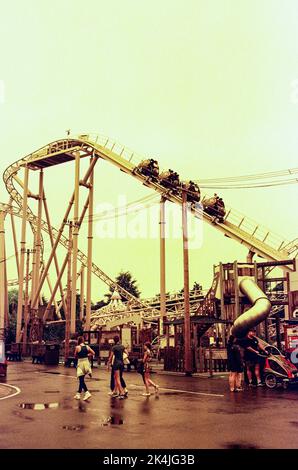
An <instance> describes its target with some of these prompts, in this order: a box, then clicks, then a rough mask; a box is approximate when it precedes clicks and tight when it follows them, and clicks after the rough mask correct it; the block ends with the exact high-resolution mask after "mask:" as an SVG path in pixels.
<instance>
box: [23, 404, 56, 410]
mask: <svg viewBox="0 0 298 470" xmlns="http://www.w3.org/2000/svg"><path fill="white" fill-rule="evenodd" d="M19 407H20V408H22V409H23V410H38V411H40V410H46V409H55V408H59V403H21V404H20V405H19Z"/></svg>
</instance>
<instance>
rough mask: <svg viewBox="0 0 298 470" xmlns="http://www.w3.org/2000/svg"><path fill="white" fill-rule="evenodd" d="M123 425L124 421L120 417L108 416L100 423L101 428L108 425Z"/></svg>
mask: <svg viewBox="0 0 298 470" xmlns="http://www.w3.org/2000/svg"><path fill="white" fill-rule="evenodd" d="M120 424H124V420H123V418H122V417H121V416H109V417H108V418H105V419H104V420H103V421H102V424H101V425H102V426H109V425H120Z"/></svg>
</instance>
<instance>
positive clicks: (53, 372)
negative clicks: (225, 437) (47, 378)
mask: <svg viewBox="0 0 298 470" xmlns="http://www.w3.org/2000/svg"><path fill="white" fill-rule="evenodd" d="M37 372H40V373H42V374H54V375H61V372H55V371H53V370H38V371H37Z"/></svg>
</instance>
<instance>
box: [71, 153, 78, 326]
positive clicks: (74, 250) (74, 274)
mask: <svg viewBox="0 0 298 470" xmlns="http://www.w3.org/2000/svg"><path fill="white" fill-rule="evenodd" d="M75 159H76V160H75V189H74V208H73V231H72V236H73V241H72V281H71V316H70V332H71V333H72V334H73V333H75V332H76V304H77V288H76V287H77V257H78V237H79V196H80V154H79V153H78V152H76V156H75Z"/></svg>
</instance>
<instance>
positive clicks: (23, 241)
mask: <svg viewBox="0 0 298 470" xmlns="http://www.w3.org/2000/svg"><path fill="white" fill-rule="evenodd" d="M28 181H29V168H28V167H27V166H25V177H24V190H23V211H22V234H21V257H20V270H19V294H18V311H17V331H16V342H17V343H19V342H20V341H21V329H22V317H23V286H24V271H25V253H26V226H27V220H26V215H27V207H28ZM38 295H39V294H38ZM37 298H38V296H37Z"/></svg>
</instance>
